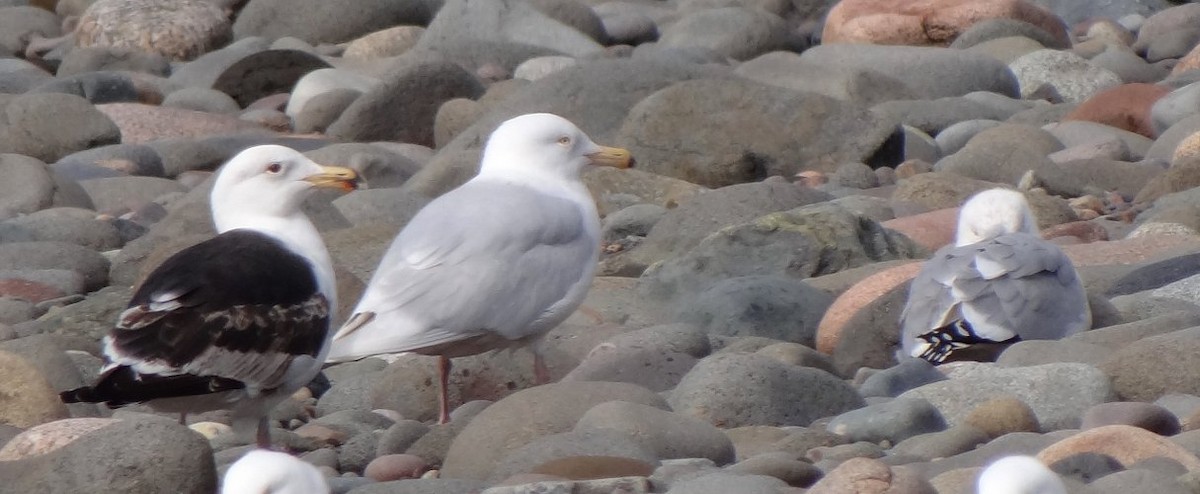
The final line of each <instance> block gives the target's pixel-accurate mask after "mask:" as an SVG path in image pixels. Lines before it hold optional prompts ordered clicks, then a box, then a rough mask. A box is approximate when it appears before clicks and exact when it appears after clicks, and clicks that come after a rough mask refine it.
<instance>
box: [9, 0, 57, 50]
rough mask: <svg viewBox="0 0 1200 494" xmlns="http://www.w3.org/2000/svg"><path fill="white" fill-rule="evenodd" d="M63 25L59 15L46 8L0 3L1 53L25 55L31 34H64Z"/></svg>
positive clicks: (51, 36) (47, 36)
mask: <svg viewBox="0 0 1200 494" xmlns="http://www.w3.org/2000/svg"><path fill="white" fill-rule="evenodd" d="M61 26H62V22H61V21H59V19H58V16H56V15H54V13H53V12H49V11H47V10H46V9H42V8H38V7H33V6H28V5H17V6H6V5H3V4H0V54H3V55H5V56H6V57H16V56H23V55H25V47H26V46H28V45H29V39H30V37H31V36H35V35H36V36H42V37H46V38H55V37H58V36H61V35H62V28H61Z"/></svg>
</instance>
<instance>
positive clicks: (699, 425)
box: [574, 401, 734, 465]
mask: <svg viewBox="0 0 1200 494" xmlns="http://www.w3.org/2000/svg"><path fill="white" fill-rule="evenodd" d="M574 430H575V431H576V432H589V431H611V432H615V433H621V434H624V435H625V436H627V437H629V438H632V439H633V440H634V441H635V442H637V443H638V444H640V445H641V446H642V447H643V448H645V449H646V450H647V451H650V452H653V453H654V454H655V456H657V457H658V458H659V459H664V460H665V459H674V458H708V459H710V460H712V461H713V462H714V463H716V464H718V465H723V464H726V463H731V462H733V460H734V449H733V443H732V442H731V441H730V440H729V437H728V436H726V435H725V434H723V433H722V432H721V431H720V430H719V429H717V428H715V427H713V426H712V425H710V424H708V423H707V422H704V421H702V420H700V419H696V418H693V417H686V416H681V415H680V414H675V413H671V412H667V411H664V410H661V409H658V408H655V407H653V406H648V405H640V404H636V403H628V402H623V401H610V402H607V403H601V404H599V405H596V406H594V407H592V409H591V410H588V411H587V413H585V414H584V415H583V417H580V419H579V422H577V423H576V424H575V429H574Z"/></svg>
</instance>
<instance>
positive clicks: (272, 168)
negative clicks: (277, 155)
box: [267, 163, 283, 173]
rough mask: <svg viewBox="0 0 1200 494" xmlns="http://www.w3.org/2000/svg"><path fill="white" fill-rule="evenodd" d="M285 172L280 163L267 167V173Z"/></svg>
mask: <svg viewBox="0 0 1200 494" xmlns="http://www.w3.org/2000/svg"><path fill="white" fill-rule="evenodd" d="M281 170H283V165H282V164H280V163H271V164H269V165H267V173H279V172H280V171H281Z"/></svg>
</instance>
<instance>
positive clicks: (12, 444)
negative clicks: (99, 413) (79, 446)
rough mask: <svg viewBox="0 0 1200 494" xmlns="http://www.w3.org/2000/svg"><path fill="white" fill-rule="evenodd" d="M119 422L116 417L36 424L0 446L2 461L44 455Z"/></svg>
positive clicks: (0, 459)
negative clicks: (2, 446)
mask: <svg viewBox="0 0 1200 494" xmlns="http://www.w3.org/2000/svg"><path fill="white" fill-rule="evenodd" d="M116 422H118V420H116V419H101V418H78V419H63V420H56V421H54V422H48V423H45V424H42V425H38V426H34V427H32V428H30V429H28V430H26V431H24V432H22V433H20V434H17V436H16V437H14V438H12V439H11V440H9V441H8V443H6V444H5V445H4V448H0V461H12V460H20V459H22V458H29V457H31V456H37V455H44V454H46V453H49V452H51V451H54V450H56V449H59V448H61V447H63V446H66V445H68V444H71V442H72V441H74V440H76V439H78V438H79V437H81V436H83V435H84V434H87V433H89V432H92V431H94V430H97V429H100V428H102V427H107V426H109V425H112V424H114V423H116Z"/></svg>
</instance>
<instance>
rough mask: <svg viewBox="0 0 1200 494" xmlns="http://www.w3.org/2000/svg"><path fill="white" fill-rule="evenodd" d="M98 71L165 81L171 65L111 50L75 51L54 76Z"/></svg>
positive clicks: (127, 51)
mask: <svg viewBox="0 0 1200 494" xmlns="http://www.w3.org/2000/svg"><path fill="white" fill-rule="evenodd" d="M102 70H107V71H121V70H128V71H133V72H143V73H146V74H151V75H156V76H160V77H166V76H168V75H170V74H171V63H170V62H169V61H168V60H167V58H166V57H164V56H162V55H160V54H158V53H151V52H145V51H140V50H131V49H127V48H116V47H111V46H89V47H86V48H81V47H75V48H73V49H71V51H69V52H67V54H66V55H65V56H63V59H62V62H60V63H59V64H58V72H57V73H58V75H59V76H67V75H74V74H83V73H87V72H96V71H102Z"/></svg>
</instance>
